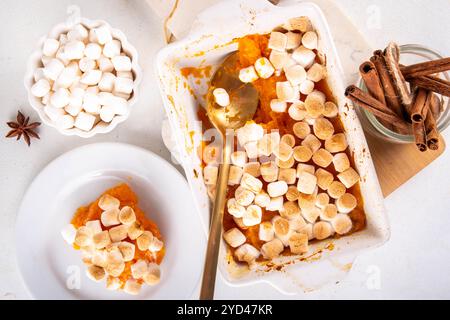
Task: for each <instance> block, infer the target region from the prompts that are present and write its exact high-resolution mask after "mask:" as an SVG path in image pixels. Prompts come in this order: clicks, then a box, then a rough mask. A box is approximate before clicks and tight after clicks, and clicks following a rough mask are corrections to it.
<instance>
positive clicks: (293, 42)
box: [286, 31, 302, 50]
mask: <svg viewBox="0 0 450 320" xmlns="http://www.w3.org/2000/svg"><path fill="white" fill-rule="evenodd" d="M286 37H287V43H286V50H292V49H296V48H298V47H299V46H300V44H301V42H302V35H301V33H297V32H291V31H289V32H288V33H286Z"/></svg>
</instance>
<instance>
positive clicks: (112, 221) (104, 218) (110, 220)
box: [100, 208, 120, 227]
mask: <svg viewBox="0 0 450 320" xmlns="http://www.w3.org/2000/svg"><path fill="white" fill-rule="evenodd" d="M119 213H120V210H119V209H118V208H115V209H109V210H107V211H104V212H103V213H102V214H101V216H100V220H101V222H102V224H103V225H104V226H105V227H110V226H115V225H118V224H120V221H119Z"/></svg>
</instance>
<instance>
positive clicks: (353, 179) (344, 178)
mask: <svg viewBox="0 0 450 320" xmlns="http://www.w3.org/2000/svg"><path fill="white" fill-rule="evenodd" d="M337 177H338V179H339V180H340V181H341V182H342V183H343V184H344V185H345V187H346V188H351V187H353V186H354V185H355V184H356V183H357V182H358V181H359V174H358V172H356V171H355V169H353V168H348V169H347V170H345V171H344V172H341V173H339V174H338V175H337Z"/></svg>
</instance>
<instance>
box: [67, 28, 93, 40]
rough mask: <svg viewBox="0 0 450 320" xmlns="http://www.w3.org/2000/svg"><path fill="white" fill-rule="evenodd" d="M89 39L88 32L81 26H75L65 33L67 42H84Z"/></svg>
mask: <svg viewBox="0 0 450 320" xmlns="http://www.w3.org/2000/svg"><path fill="white" fill-rule="evenodd" d="M88 37H89V31H88V30H87V29H86V28H85V27H84V26H83V25H81V24H77V25H76V26H74V27H73V28H72V30H70V31H69V32H68V33H67V38H68V39H69V40H80V41H85V40H87V39H88Z"/></svg>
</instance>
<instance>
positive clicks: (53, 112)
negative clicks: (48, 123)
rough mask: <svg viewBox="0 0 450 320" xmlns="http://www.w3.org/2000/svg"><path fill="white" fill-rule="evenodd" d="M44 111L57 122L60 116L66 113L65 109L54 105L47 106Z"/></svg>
mask: <svg viewBox="0 0 450 320" xmlns="http://www.w3.org/2000/svg"><path fill="white" fill-rule="evenodd" d="M44 112H45V114H46V115H47V116H48V117H49V118H50V120H52V121H53V122H57V121H58V119H59V118H60V117H62V116H63V115H65V111H64V109H61V108H55V107H52V106H45V107H44Z"/></svg>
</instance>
